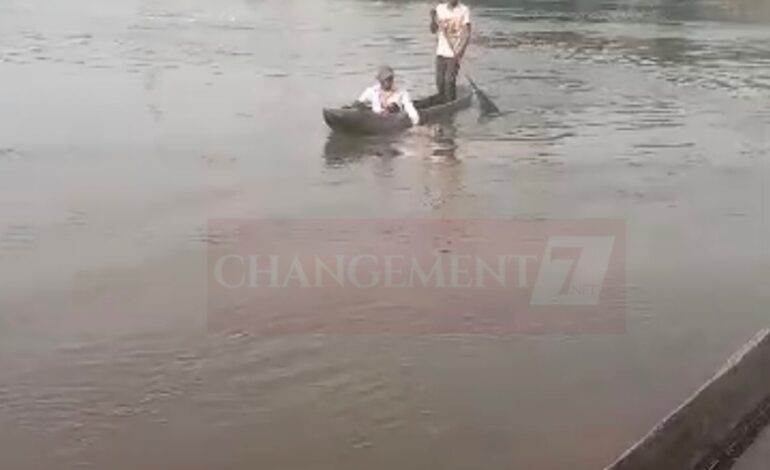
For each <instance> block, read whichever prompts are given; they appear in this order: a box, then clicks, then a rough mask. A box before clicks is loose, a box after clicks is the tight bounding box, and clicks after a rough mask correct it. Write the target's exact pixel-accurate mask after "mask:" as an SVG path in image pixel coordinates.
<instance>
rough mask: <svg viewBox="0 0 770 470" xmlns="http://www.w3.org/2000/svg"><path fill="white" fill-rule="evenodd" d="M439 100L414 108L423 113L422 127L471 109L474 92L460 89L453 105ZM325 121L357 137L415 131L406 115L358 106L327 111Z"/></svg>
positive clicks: (418, 103)
mask: <svg viewBox="0 0 770 470" xmlns="http://www.w3.org/2000/svg"><path fill="white" fill-rule="evenodd" d="M438 101H439V100H438V96H436V95H433V96H429V97H427V98H422V99H419V100H415V102H414V107H415V108H417V111H418V112H419V113H420V123H421V124H422V123H428V122H431V121H436V120H438V119H441V118H443V117H447V116H451V115H452V114H454V113H456V112H458V111H460V110H462V109H465V108H468V107H469V106H470V105H471V103H472V101H473V92H472V91H471V89H470V88H465V87H458V89H457V99H456V100H454V101H451V102H449V103H439V102H438ZM323 115H324V121H326V124H328V125H329V127H331V128H332V130H335V131H340V132H346V133H353V134H390V133H395V132H400V131H403V130H406V129H408V128H410V127H412V122H411V121H410V120H409V116H407V115H406V113H405V112H401V113H396V114H385V115H382V114H375V113H373V112H372V111H371V110H369V109H362V108H358V107H354V106H346V107H343V108H334V109H332V108H325V109H324V110H323Z"/></svg>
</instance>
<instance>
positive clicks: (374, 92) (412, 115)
mask: <svg viewBox="0 0 770 470" xmlns="http://www.w3.org/2000/svg"><path fill="white" fill-rule="evenodd" d="M394 80H395V74H394V73H393V69H392V68H390V67H388V66H387V65H385V66H383V67H380V70H379V72H378V73H377V81H378V82H379V83H377V84H376V85H372V86H371V87H369V88H367V89H366V91H364V92H363V93H362V94H361V96H360V97H359V98H358V101H357V104H359V105H365V106H366V107H368V108H370V109H371V110H372V111H373V112H375V113H377V114H387V113H400V112H401V111H405V112H406V114H407V115H408V116H409V119H410V120H411V121H412V125H414V126H416V125H417V124H418V123H419V122H420V115H419V113H418V112H417V109H416V108H415V107H414V103H412V100H411V98H410V97H409V93H408V92H407V91H406V90H399V89H397V88H396V87H395V86H394Z"/></svg>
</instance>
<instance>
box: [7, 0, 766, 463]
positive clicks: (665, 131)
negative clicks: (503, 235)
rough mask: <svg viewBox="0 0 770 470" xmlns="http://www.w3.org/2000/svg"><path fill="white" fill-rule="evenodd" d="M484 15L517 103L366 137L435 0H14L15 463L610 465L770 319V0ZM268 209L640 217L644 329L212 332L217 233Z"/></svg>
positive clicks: (631, 266)
mask: <svg viewBox="0 0 770 470" xmlns="http://www.w3.org/2000/svg"><path fill="white" fill-rule="evenodd" d="M470 3H471V6H472V7H473V17H474V25H475V34H474V41H473V45H472V49H471V51H470V53H469V57H468V63H467V64H466V66H467V70H468V71H469V72H471V73H472V75H473V77H474V78H475V79H476V81H477V82H478V83H479V84H480V85H482V86H483V87H484V89H485V90H486V91H487V92H488V93H490V95H491V96H492V97H493V98H494V99H495V101H496V103H497V104H498V106H500V108H501V109H503V110H504V115H503V116H501V117H499V118H497V119H495V120H492V121H481V122H480V121H478V119H477V116H476V114H475V112H474V111H467V112H463V113H461V114H460V115H458V116H457V117H456V118H455V119H454V120H453V121H452V122H449V123H444V124H441V125H437V126H431V127H429V128H423V129H419V130H416V131H414V132H411V133H407V134H405V135H403V136H399V137H396V138H393V139H388V140H382V139H380V140H376V141H360V140H359V141H355V142H350V141H346V140H344V139H342V140H340V139H337V138H334V137H330V136H329V132H328V129H326V128H325V126H324V124H323V122H322V120H321V116H320V109H321V108H322V107H323V106H326V105H335V104H339V103H344V102H348V101H349V100H350V99H352V98H353V97H354V96H355V95H357V94H358V92H360V90H361V89H363V88H364V87H365V86H367V85H368V84H369V82H370V76H371V74H372V70H374V68H375V67H376V66H377V65H378V64H380V63H382V62H389V63H391V64H392V65H393V66H394V67H396V68H397V70H398V72H399V75H400V80H401V81H402V83H403V84H405V86H408V87H409V89H410V90H412V92H413V94H421V93H422V92H425V91H428V90H430V88H431V83H432V76H431V72H432V70H431V67H432V50H433V43H432V38H431V37H430V35H429V34H428V32H427V26H426V25H425V22H424V20H425V18H426V16H427V13H426V11H427V8H428V7H429V4H428V3H425V2H413V1H379V2H374V1H363V0H358V1H353V0H303V1H302V2H299V1H290V0H262V1H260V0H224V1H217V2H213V1H204V0H161V1H153V2H150V1H141V0H125V1H118V0H107V1H102V2H84V1H78V2H50V1H42V0H24V1H21V0H0V83H1V84H2V86H0V326H1V327H0V467H2V468H4V469H13V470H17V469H18V470H21V469H35V470H38V469H40V470H47V469H75V468H114V469H137V468H143V469H164V470H171V469H185V470H189V469H211V468H218V469H246V468H260V469H276V470H278V469H297V470H305V469H307V470H310V469H312V470H320V469H335V470H340V469H360V468H368V469H392V468H442V469H455V468H456V469H465V468H488V469H495V468H529V469H553V470H560V469H566V468H570V469H586V470H589V469H598V468H602V467H603V466H604V465H606V464H608V463H609V462H611V461H612V460H613V459H614V458H615V457H616V456H617V455H618V454H619V453H621V452H622V451H623V450H624V449H625V448H626V447H627V446H628V445H629V444H631V443H632V442H633V441H634V440H635V439H637V438H638V437H640V436H641V435H643V434H644V433H645V432H646V431H647V430H648V429H649V428H650V426H652V425H653V424H654V423H655V422H656V421H657V420H658V419H659V418H660V417H661V416H663V415H664V414H666V413H667V412H668V411H669V410H670V409H671V408H672V407H673V406H675V405H676V404H678V403H679V402H680V401H681V400H683V399H684V398H686V397H687V396H689V394H690V393H691V392H692V391H693V390H694V389H695V388H696V387H697V386H698V385H699V384H700V383H701V382H702V381H703V380H705V379H706V378H708V377H709V376H710V375H711V374H712V373H713V372H714V371H715V370H716V368H717V367H718V366H719V365H720V364H721V363H722V362H723V360H724V359H726V358H727V357H728V356H729V355H730V354H731V353H732V351H733V350H735V349H736V348H737V347H738V346H739V345H740V344H742V343H743V342H744V341H746V340H748V339H749V338H751V337H752V336H753V334H754V332H755V331H756V330H757V329H759V328H760V327H762V326H766V325H767V323H768V305H770V302H769V300H770V290H768V288H767V279H769V278H770V249H769V248H768V243H767V240H768V239H770V218H769V217H768V215H769V214H768V189H767V188H768V182H769V178H770V170H769V169H768V164H767V162H768V160H767V159H768V138H767V137H768V135H767V129H768V125H769V124H770V105H769V104H768V103H770V100H768V98H770V72H768V70H770V30H769V29H768V28H767V22H768V18H770V11H768V9H767V7H766V6H765V5H764V4H763V3H762V2H759V1H756V2H752V1H751V0H741V1H733V2H724V3H722V2H719V1H688V2H673V1H672V2H668V1H659V2H653V1H644V0H640V1H634V2H630V1H629V2H621V1H619V2H591V1H585V2H566V1H563V2H559V1H556V2H534V1H529V2H515V1H503V0H500V1H491V0H489V1H478V2H476V1H474V2H470ZM265 217H277V218H283V217H290V218H308V217H314V218H339V217H345V218H351V217H352V218H357V217H382V218H399V217H408V218H441V217H445V218H460V219H463V218H516V219H524V220H530V219H535V220H542V219H554V218H555V219H584V218H600V219H619V220H623V221H625V223H626V225H627V237H628V243H627V254H626V263H627V282H628V294H627V300H626V304H627V305H626V313H625V315H626V324H627V327H626V329H625V331H624V332H622V333H616V334H594V335H560V334H541V335H537V336H534V335H526V334H506V335H463V334H452V335H439V334H436V335H430V334H420V335H408V334H406V335H376V334H374V335H372V334H369V335H355V334H348V335H344V334H338V335H317V334H313V335H291V336H272V337H261V336H259V335H245V334H226V333H220V332H213V331H211V330H210V329H209V328H207V314H208V312H207V302H206V282H207V264H206V253H207V249H208V247H209V246H211V244H212V243H216V242H217V240H216V237H215V235H212V233H210V231H209V230H208V221H209V220H211V219H218V218H243V219H250V218H265ZM243 308H245V309H246V310H247V311H258V310H259V308H260V305H255V304H247V305H245V306H243ZM339 308H340V309H345V310H346V311H350V312H353V313H355V314H360V315H362V316H366V315H367V312H368V311H369V309H368V306H367V305H366V304H341V305H340V306H339ZM482 320H483V319H479V321H482ZM471 321H473V319H471Z"/></svg>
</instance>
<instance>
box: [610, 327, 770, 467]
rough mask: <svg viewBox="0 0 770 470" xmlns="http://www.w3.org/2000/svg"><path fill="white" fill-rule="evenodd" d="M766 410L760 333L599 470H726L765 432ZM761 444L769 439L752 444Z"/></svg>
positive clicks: (767, 356) (767, 342)
mask: <svg viewBox="0 0 770 470" xmlns="http://www.w3.org/2000/svg"><path fill="white" fill-rule="evenodd" d="M769 411H770V331H769V330H764V331H762V332H760V333H759V334H758V335H757V336H756V337H755V338H754V339H753V340H751V341H750V342H749V343H747V344H746V345H745V346H744V347H743V348H741V350H740V351H738V352H737V353H736V354H735V355H733V357H732V358H730V360H729V361H728V362H727V364H725V366H724V367H723V368H722V370H720V371H719V372H718V373H717V374H716V375H715V376H714V377H713V378H712V379H711V380H709V381H708V382H707V383H706V384H705V385H703V386H702V387H701V388H700V390H698V391H697V392H696V393H695V394H694V395H693V396H692V397H690V399H688V400H687V401H686V402H685V403H684V404H683V405H681V406H680V407H679V408H677V409H676V410H675V411H674V412H673V413H671V414H670V415H669V416H668V417H666V418H665V419H664V420H663V421H661V423H660V424H658V425H657V426H656V427H655V428H654V429H653V430H652V431H651V432H650V433H649V434H648V435H647V436H645V437H644V438H643V439H642V440H641V441H639V442H638V443H637V444H635V445H634V446H633V447H632V448H631V449H629V450H628V451H627V452H626V453H625V454H624V455H623V456H622V457H621V458H620V459H618V461H617V462H615V463H614V464H612V465H611V466H609V467H607V468H606V469H605V470H661V469H666V470H706V469H708V470H715V469H720V470H724V469H728V468H731V467H732V465H733V463H734V462H735V459H736V458H738V457H739V456H740V455H741V454H742V453H743V451H744V450H746V448H747V447H749V446H750V445H751V444H752V442H753V441H754V440H755V439H756V437H757V435H758V434H759V433H760V432H761V431H762V429H763V428H765V427H766V425H767V421H768V418H767V417H768V415H770V412H769ZM765 440H770V436H767V435H764V436H762V439H760V440H759V441H758V445H761V444H762V442H764V441H765ZM752 451H754V449H752ZM762 468H766V467H762ZM746 470H752V467H747V468H746Z"/></svg>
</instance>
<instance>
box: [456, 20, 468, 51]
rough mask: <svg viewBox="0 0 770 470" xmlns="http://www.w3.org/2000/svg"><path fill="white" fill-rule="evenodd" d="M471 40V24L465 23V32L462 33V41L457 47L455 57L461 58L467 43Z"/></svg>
mask: <svg viewBox="0 0 770 470" xmlns="http://www.w3.org/2000/svg"><path fill="white" fill-rule="evenodd" d="M470 42H471V24H470V23H468V24H466V25H465V33H464V34H463V35H462V42H461V43H460V47H459V48H458V49H457V57H458V58H459V59H462V58H463V57H464V56H465V50H466V49H468V44H470Z"/></svg>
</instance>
